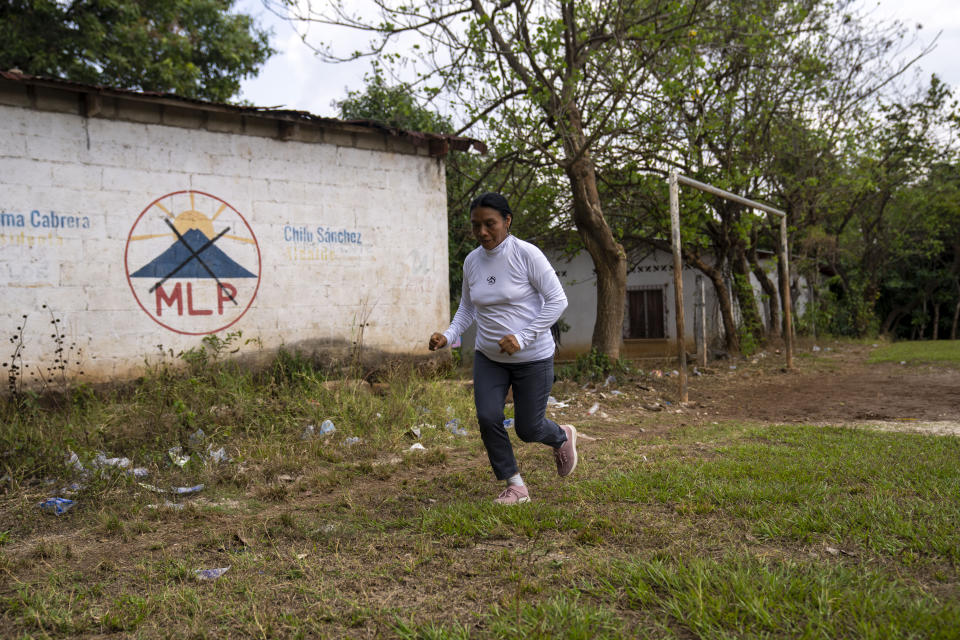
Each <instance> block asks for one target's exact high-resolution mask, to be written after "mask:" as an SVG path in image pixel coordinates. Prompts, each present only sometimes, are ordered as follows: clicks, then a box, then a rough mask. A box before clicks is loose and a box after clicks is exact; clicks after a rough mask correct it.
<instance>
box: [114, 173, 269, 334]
mask: <svg viewBox="0 0 960 640" xmlns="http://www.w3.org/2000/svg"><path fill="white" fill-rule="evenodd" d="M125 262H126V270H127V281H128V283H129V284H130V289H131V291H132V292H133V294H134V297H135V298H136V300H137V303H138V304H139V305H140V308H141V309H143V310H144V311H145V312H146V313H147V314H148V315H149V316H150V317H151V318H152V319H153V320H154V321H155V322H157V323H158V324H160V325H161V326H164V327H166V328H167V329H170V330H171V331H175V332H177V333H185V334H192V335H203V334H207V333H215V332H217V331H220V330H222V329H226V328H227V327H229V326H231V325H232V324H234V323H235V322H236V321H237V320H239V319H240V317H242V316H243V314H244V313H245V312H246V310H247V309H248V308H249V307H250V305H251V304H252V303H253V299H254V298H255V297H256V293H257V290H258V289H259V282H260V275H259V274H260V250H259V246H258V244H257V241H256V237H255V236H254V235H253V229H251V228H250V225H249V224H248V223H247V221H246V220H245V219H244V218H243V216H242V215H241V214H240V212H239V211H237V210H236V209H234V208H233V207H231V206H230V205H229V204H227V203H226V202H225V201H223V200H221V199H220V198H217V197H216V196H212V195H210V194H206V193H203V192H200V191H177V192H174V193H170V194H167V195H165V196H162V197H160V198H158V199H157V200H155V201H154V202H152V203H150V205H148V206H147V208H146V209H144V210H143V212H141V214H140V216H139V217H138V218H137V220H136V222H135V223H134V225H133V227H132V228H131V230H130V235H129V237H128V240H127V249H126V252H125ZM248 267H249V268H248Z"/></svg>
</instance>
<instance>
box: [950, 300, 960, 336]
mask: <svg viewBox="0 0 960 640" xmlns="http://www.w3.org/2000/svg"><path fill="white" fill-rule="evenodd" d="M958 321H960V300H957V306H955V307H954V308H953V324H952V325H950V339H951V340H956V339H957V322H958Z"/></svg>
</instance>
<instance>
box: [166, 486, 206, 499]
mask: <svg viewBox="0 0 960 640" xmlns="http://www.w3.org/2000/svg"><path fill="white" fill-rule="evenodd" d="M204 486H205V485H202V484H195V485H193V486H192V487H174V488H172V489H170V493H173V494H175V495H178V496H184V495H188V494H191V493H197V492H199V491H203V487H204Z"/></svg>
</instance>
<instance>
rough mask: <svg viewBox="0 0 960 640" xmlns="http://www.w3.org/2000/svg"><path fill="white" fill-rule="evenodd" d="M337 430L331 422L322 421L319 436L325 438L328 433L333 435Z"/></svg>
mask: <svg viewBox="0 0 960 640" xmlns="http://www.w3.org/2000/svg"><path fill="white" fill-rule="evenodd" d="M336 430H337V428H336V427H335V426H333V420H324V421H323V422H321V423H320V435H322V436H325V435H327V434H328V433H333V432H334V431H336Z"/></svg>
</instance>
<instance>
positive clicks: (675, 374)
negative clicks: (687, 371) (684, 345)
mask: <svg viewBox="0 0 960 640" xmlns="http://www.w3.org/2000/svg"><path fill="white" fill-rule="evenodd" d="M670 375H671V376H673V377H677V376H679V375H680V372H679V371H677V370H676V369H674V370H673V371H671V372H670Z"/></svg>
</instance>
